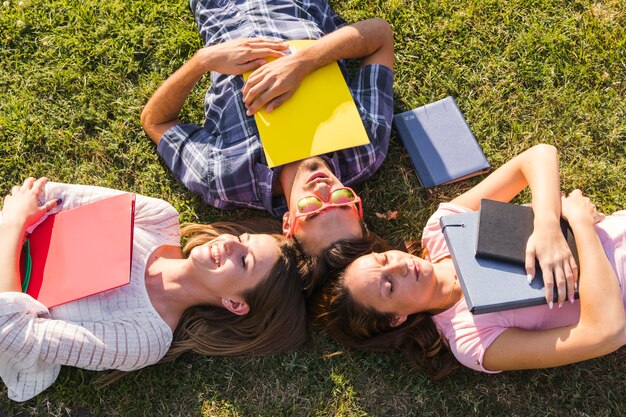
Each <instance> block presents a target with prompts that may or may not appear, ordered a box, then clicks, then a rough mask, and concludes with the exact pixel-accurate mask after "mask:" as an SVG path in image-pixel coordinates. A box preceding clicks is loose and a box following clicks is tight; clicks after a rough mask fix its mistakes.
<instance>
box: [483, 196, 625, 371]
mask: <svg viewBox="0 0 626 417" xmlns="http://www.w3.org/2000/svg"><path fill="white" fill-rule="evenodd" d="M567 200H568V201H564V202H563V214H564V216H565V217H566V218H567V220H568V221H569V222H570V225H571V227H572V230H573V232H574V236H575V237H576V245H577V248H578V252H579V259H580V284H579V292H580V320H579V322H578V323H577V324H574V325H571V326H566V327H559V328H555V329H550V330H540V331H529V330H521V329H509V330H506V331H505V332H504V333H502V334H501V335H500V336H499V337H498V338H497V339H496V340H495V341H494V342H493V344H492V345H491V346H490V347H489V348H488V349H487V351H486V353H485V363H484V365H485V367H486V368H487V369H498V370H513V369H530V368H548V367H553V366H559V365H565V364H569V363H574V362H579V361H582V360H586V359H591V358H594V357H598V356H601V355H605V354H607V353H610V352H613V351H614V350H616V349H619V348H620V347H621V346H623V345H624V344H625V343H626V315H625V313H624V305H623V300H622V295H621V291H620V288H619V285H618V282H617V279H616V277H615V272H614V271H613V268H612V267H611V264H610V263H609V261H608V259H607V256H606V254H605V253H604V249H603V248H602V245H601V243H600V239H599V238H598V235H597V233H596V231H595V228H594V221H595V220H594V217H595V216H594V214H597V213H595V206H593V205H592V204H591V203H590V202H589V200H588V199H586V198H584V197H582V193H581V192H580V191H579V190H576V191H574V192H572V194H571V195H570V197H568V199H567Z"/></svg>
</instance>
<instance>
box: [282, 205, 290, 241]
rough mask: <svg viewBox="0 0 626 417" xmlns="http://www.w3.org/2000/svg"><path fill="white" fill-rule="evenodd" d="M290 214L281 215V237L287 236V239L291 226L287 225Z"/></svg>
mask: <svg viewBox="0 0 626 417" xmlns="http://www.w3.org/2000/svg"><path fill="white" fill-rule="evenodd" d="M290 214H291V212H290V211H288V212H286V213H285V214H283V236H287V237H288V235H289V227H290V226H291V224H290V223H289V217H290V216H289V215H290Z"/></svg>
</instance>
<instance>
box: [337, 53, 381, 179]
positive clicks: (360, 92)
mask: <svg viewBox="0 0 626 417" xmlns="http://www.w3.org/2000/svg"><path fill="white" fill-rule="evenodd" d="M350 90H351V92H352V97H353V98H354V101H355V103H356V105H357V108H358V110H359V113H360V114H361V119H362V120H363V125H364V126H365V130H366V132H367V134H368V136H369V138H370V144H368V145H363V146H358V147H355V148H349V149H343V150H341V151H337V152H334V153H333V154H331V155H330V159H329V160H328V162H329V164H330V165H331V166H332V168H333V170H334V172H335V174H336V175H337V177H338V178H339V180H340V181H342V182H343V183H344V185H347V186H350V185H354V184H358V183H360V182H363V181H365V180H366V179H368V178H369V177H371V176H372V175H373V174H374V173H375V172H376V171H377V170H378V168H380V166H381V165H382V163H383V160H384V159H385V156H387V148H388V147H389V137H390V136H391V122H392V118H393V71H392V70H391V69H389V68H388V67H386V66H384V65H380V64H373V65H367V66H365V67H361V68H360V69H359V72H358V73H357V75H356V77H355V78H354V79H353V80H352V82H351V83H350Z"/></svg>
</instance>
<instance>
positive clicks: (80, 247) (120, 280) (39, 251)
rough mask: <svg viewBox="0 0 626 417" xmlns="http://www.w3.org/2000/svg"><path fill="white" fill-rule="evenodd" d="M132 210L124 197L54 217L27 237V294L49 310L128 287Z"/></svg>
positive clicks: (130, 201) (130, 197)
mask: <svg viewBox="0 0 626 417" xmlns="http://www.w3.org/2000/svg"><path fill="white" fill-rule="evenodd" d="M134 212H135V194H132V193H126V194H121V195H118V196H115V197H109V198H105V199H103V200H99V201H96V202H94V203H90V204H87V205H84V206H81V207H77V208H74V209H70V210H66V211H61V212H59V213H55V214H52V215H50V216H49V217H48V218H47V219H46V220H45V221H44V222H43V223H41V224H40V225H39V226H37V227H36V228H35V230H34V231H33V233H32V234H31V235H30V237H29V239H30V248H31V249H30V250H31V257H32V272H31V277H30V284H29V285H28V290H27V291H26V293H27V294H28V295H30V296H32V297H33V298H35V299H37V300H38V301H39V302H41V303H42V304H43V305H45V306H46V307H48V308H50V307H54V306H57V305H59V304H63V303H67V302H69V301H73V300H77V299H79V298H83V297H87V296H90V295H93V294H96V293H99V292H102V291H106V290H110V289H112V288H116V287H120V286H122V285H125V284H128V282H129V281H130V270H131V260H132V249H133V220H134Z"/></svg>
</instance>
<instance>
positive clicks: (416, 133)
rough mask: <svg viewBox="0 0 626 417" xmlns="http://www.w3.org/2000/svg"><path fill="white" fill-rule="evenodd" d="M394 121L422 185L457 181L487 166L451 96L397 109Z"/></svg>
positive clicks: (485, 168) (429, 185) (427, 185)
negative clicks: (407, 108)
mask: <svg viewBox="0 0 626 417" xmlns="http://www.w3.org/2000/svg"><path fill="white" fill-rule="evenodd" d="M393 124H394V127H395V129H396V131H397V132H398V135H399V136H400V139H401V140H402V142H403V143H404V147H405V148H406V150H407V152H408V153H409V156H410V157H411V162H412V163H413V167H414V168H415V171H416V172H417V177H418V178H419V180H420V183H421V184H422V186H423V187H424V188H431V187H434V186H436V185H441V184H448V183H451V182H454V181H460V180H462V179H465V178H469V177H473V176H475V175H478V174H482V173H484V172H487V171H489V169H490V165H489V162H487V158H486V157H485V154H484V153H483V151H482V149H481V148H480V145H479V144H478V142H477V141H476V138H475V137H474V134H473V133H472V130H471V129H470V127H469V126H468V124H467V122H466V121H465V118H464V117H463V113H461V110H460V109H459V107H458V106H457V104H456V102H455V101H454V99H453V98H452V97H446V98H444V99H443V100H439V101H436V102H434V103H430V104H426V105H425V106H422V107H418V108H416V109H413V110H409V111H405V112H403V113H398V114H396V115H395V116H394V117H393Z"/></svg>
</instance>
